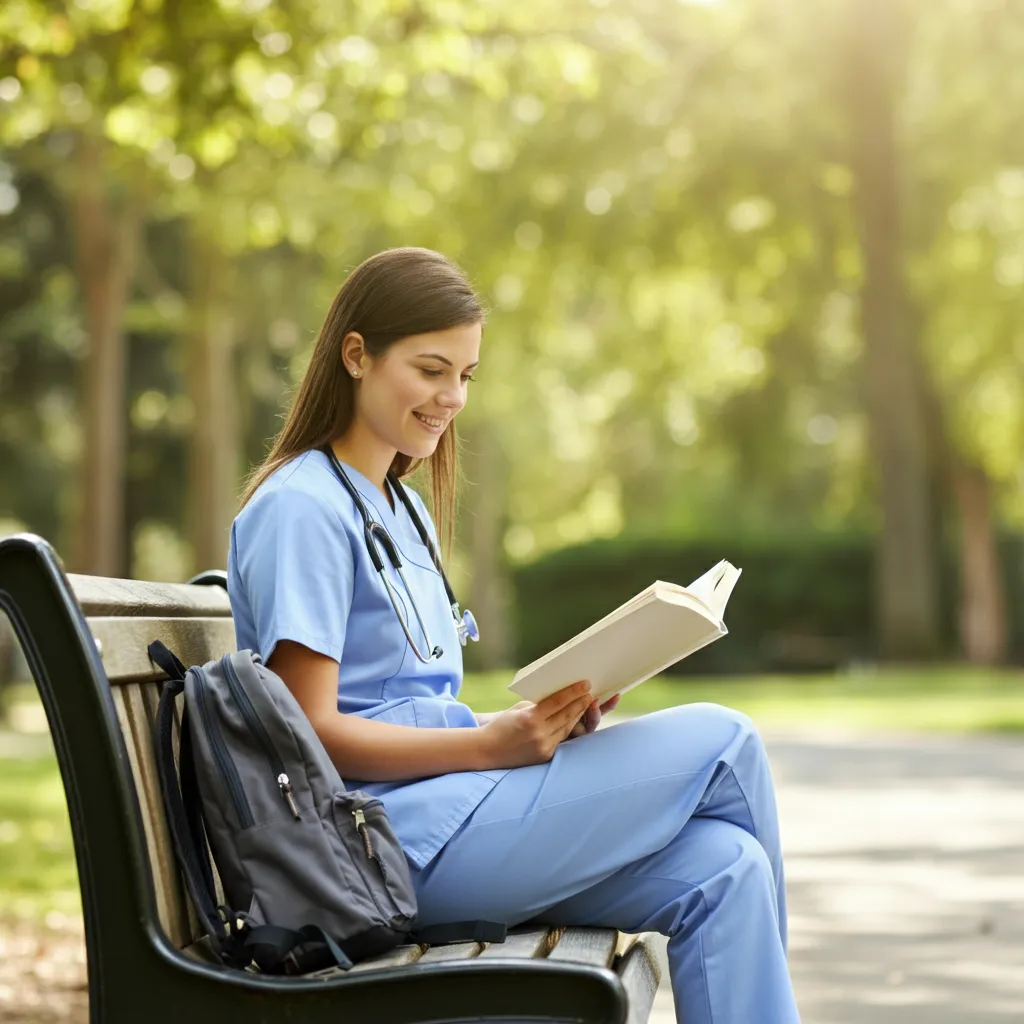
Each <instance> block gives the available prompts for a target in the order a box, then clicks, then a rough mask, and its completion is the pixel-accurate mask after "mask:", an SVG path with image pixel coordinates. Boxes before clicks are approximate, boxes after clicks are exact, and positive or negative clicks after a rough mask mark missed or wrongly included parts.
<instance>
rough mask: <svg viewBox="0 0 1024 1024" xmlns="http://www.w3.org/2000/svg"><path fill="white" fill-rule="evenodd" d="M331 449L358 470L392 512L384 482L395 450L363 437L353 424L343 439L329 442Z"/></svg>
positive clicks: (392, 506)
mask: <svg viewBox="0 0 1024 1024" xmlns="http://www.w3.org/2000/svg"><path fill="white" fill-rule="evenodd" d="M331 447H332V448H333V449H334V454H335V455H337V456H338V458H339V459H341V461H342V462H345V463H347V464H348V465H350V466H351V467H352V468H353V469H357V470H359V472H360V473H362V474H363V476H365V477H366V479H367V480H369V481H370V482H371V483H372V484H373V485H374V487H376V488H377V489H378V490H379V491H380V492H381V494H383V495H384V497H385V498H387V499H388V503H389V504H390V505H391V508H392V511H394V503H393V502H392V500H391V495H390V493H389V492H388V489H387V485H386V484H385V482H384V480H385V478H386V477H387V475H388V470H389V469H390V468H391V463H392V462H394V460H395V455H396V454H397V451H396V449H394V448H389V447H388V446H387V445H384V444H381V442H380V441H379V440H378V439H377V438H375V437H372V436H370V437H366V436H364V432H363V431H361V430H359V428H358V426H357V425H356V424H354V423H353V424H352V427H351V428H350V429H349V431H348V432H347V433H346V434H345V435H344V436H343V437H339V438H336V439H335V440H334V441H332V442H331Z"/></svg>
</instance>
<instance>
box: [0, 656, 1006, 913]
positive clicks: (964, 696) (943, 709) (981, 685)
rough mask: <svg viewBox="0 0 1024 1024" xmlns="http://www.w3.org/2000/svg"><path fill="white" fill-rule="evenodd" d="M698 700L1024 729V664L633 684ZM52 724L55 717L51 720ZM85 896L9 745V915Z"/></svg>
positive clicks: (40, 771)
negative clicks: (1019, 668)
mask: <svg viewBox="0 0 1024 1024" xmlns="http://www.w3.org/2000/svg"><path fill="white" fill-rule="evenodd" d="M511 678H512V676H511V673H508V672H495V673H486V674H470V675H467V677H466V681H465V684H464V687H463V691H462V697H463V699H464V700H465V701H466V702H467V703H469V704H470V705H472V707H473V708H474V709H476V710H478V711H497V710H500V709H502V708H505V707H508V706H509V705H510V704H512V703H514V699H513V696H514V695H513V694H511V693H509V691H508V690H507V686H508V683H509V682H510V680H511ZM13 698H14V701H15V703H16V704H17V705H19V706H18V707H12V708H9V710H12V711H15V712H16V713H15V714H12V715H11V716H10V717H11V719H12V720H13V721H15V722H28V723H34V724H33V725H32V727H33V728H39V727H40V722H41V719H40V717H39V714H38V707H37V705H34V702H35V697H34V690H33V689H32V688H29V687H25V688H20V687H19V688H18V689H17V690H16V691H15V692H14V694H13ZM690 701H714V702H717V703H721V704H729V705H731V706H732V707H736V708H739V709H740V710H742V711H745V712H747V714H749V715H751V716H752V717H753V718H754V720H755V721H756V722H757V723H758V724H759V725H760V726H761V727H762V728H767V729H777V728H802V729H815V728H832V727H847V728H858V729H864V730H869V731H881V730H899V731H921V730H925V731H935V730H940V731H946V732H1013V733H1024V671H1012V670H983V669H975V668H968V667H961V666H949V667H945V668H940V669H935V668H928V669H920V670H914V669H899V670H897V669H885V670H879V671H877V672H861V673H857V674H853V673H850V674H844V675H828V676H799V677H789V676H760V677H753V678H751V677H742V678H736V679H721V678H712V679H691V678H685V677H684V678H671V677H667V676H660V677H658V678H656V679H651V680H649V681H648V682H646V683H644V685H643V686H640V687H637V689H635V690H633V691H632V692H630V693H628V694H626V696H625V697H624V698H623V700H622V704H621V705H620V709H621V711H622V712H624V713H626V714H644V713H645V712H648V711H656V710H658V709H660V708H664V707H670V706H672V705H675V704H685V703H688V702H690ZM43 727H44V728H45V722H44V721H43ZM78 906H79V897H78V884H77V878H76V874H75V862H74V852H73V849H72V844H71V833H70V829H69V826H68V817H67V809H66V805H65V801H64V789H63V785H62V783H61V779H60V773H59V772H58V770H57V765H56V762H55V761H54V759H53V756H52V754H50V755H41V754H38V753H37V754H36V755H33V756H31V757H16V756H12V755H11V754H10V751H7V752H6V753H5V752H3V751H2V749H0V917H3V916H7V915H14V916H18V917H25V916H32V917H39V916H41V915H43V914H45V913H46V912H47V911H50V910H57V911H61V912H64V913H75V912H76V911H77V909H78Z"/></svg>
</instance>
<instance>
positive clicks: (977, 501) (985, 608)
mask: <svg viewBox="0 0 1024 1024" xmlns="http://www.w3.org/2000/svg"><path fill="white" fill-rule="evenodd" d="M951 477H952V484H953V493H954V496H955V498H956V504H957V509H958V510H959V513H960V641H961V643H962V645H963V650H964V655H965V656H966V658H967V660H968V661H972V662H975V663H977V664H979V665H999V664H1002V663H1003V662H1004V661H1005V660H1006V650H1007V624H1006V595H1005V592H1004V588H1003V573H1002V568H1001V566H1000V564H999V551H998V547H997V543H996V533H995V529H994V525H993V516H992V489H991V484H990V481H989V478H988V475H987V474H986V473H985V471H984V470H983V469H982V468H981V467H980V466H976V465H969V464H968V463H966V462H964V461H963V460H960V459H957V460H955V461H954V462H953V465H952V467H951Z"/></svg>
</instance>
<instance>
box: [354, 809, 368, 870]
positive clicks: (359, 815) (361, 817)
mask: <svg viewBox="0 0 1024 1024" xmlns="http://www.w3.org/2000/svg"><path fill="white" fill-rule="evenodd" d="M352 817H353V818H355V820H356V831H357V832H358V833H359V835H360V837H361V838H362V840H363V846H364V847H365V848H366V856H367V857H369V858H370V859H371V860H372V859H373V844H372V843H371V842H370V830H369V829H368V828H367V827H366V815H365V814H363V812H362V811H361V810H359V809H358V808H356V810H354V811H353V812H352Z"/></svg>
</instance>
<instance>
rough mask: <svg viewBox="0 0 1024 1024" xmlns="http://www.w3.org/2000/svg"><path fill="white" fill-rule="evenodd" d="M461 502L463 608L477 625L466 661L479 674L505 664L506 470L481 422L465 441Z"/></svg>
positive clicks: (507, 643) (497, 447) (491, 435)
mask: <svg viewBox="0 0 1024 1024" xmlns="http://www.w3.org/2000/svg"><path fill="white" fill-rule="evenodd" d="M464 464H465V475H466V480H467V486H466V492H465V493H466V498H465V502H464V508H465V515H464V518H463V522H464V523H465V524H466V527H465V535H466V536H467V541H468V545H467V546H468V548H469V551H470V556H471V558H472V562H473V576H472V583H471V585H470V594H469V597H470V600H469V603H468V607H470V608H472V609H473V614H474V615H475V616H476V620H477V624H478V625H479V627H480V643H479V644H475V645H473V646H474V648H475V649H473V650H470V649H469V648H467V655H468V657H467V660H468V661H469V662H470V663H471V665H472V666H473V667H475V668H479V669H483V670H485V671H492V670H495V669H501V668H507V667H508V665H509V664H511V655H512V652H511V641H512V631H511V629H510V628H509V605H510V601H509V595H508V579H507V574H506V572H505V560H504V558H503V557H502V552H503V550H504V539H503V538H504V532H505V507H506V502H505V480H506V478H507V472H506V467H505V465H504V462H503V458H502V453H501V447H500V444H499V442H498V440H497V438H496V437H495V432H494V428H493V427H492V426H491V425H490V424H489V423H487V421H486V420H483V421H481V422H479V423H478V424H476V425H475V426H474V428H473V430H472V431H471V432H470V434H469V436H468V438H467V440H466V450H465V456H464Z"/></svg>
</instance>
